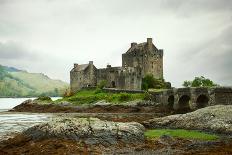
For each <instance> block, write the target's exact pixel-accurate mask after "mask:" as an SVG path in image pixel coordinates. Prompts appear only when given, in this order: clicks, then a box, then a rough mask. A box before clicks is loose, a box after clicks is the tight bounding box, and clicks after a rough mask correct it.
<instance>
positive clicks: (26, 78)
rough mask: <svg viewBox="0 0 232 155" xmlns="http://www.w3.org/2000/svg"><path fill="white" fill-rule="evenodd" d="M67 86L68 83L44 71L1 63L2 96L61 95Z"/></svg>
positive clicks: (0, 89)
mask: <svg viewBox="0 0 232 155" xmlns="http://www.w3.org/2000/svg"><path fill="white" fill-rule="evenodd" d="M67 88H68V84H67V83H65V82H63V81H60V80H53V79H50V78H49V77H48V76H46V75H44V74H42V73H28V72H26V71H22V70H19V69H17V68H13V67H6V66H1V65H0V97H26V96H40V95H47V96H60V95H62V94H63V93H64V91H65V90H66V89H67Z"/></svg>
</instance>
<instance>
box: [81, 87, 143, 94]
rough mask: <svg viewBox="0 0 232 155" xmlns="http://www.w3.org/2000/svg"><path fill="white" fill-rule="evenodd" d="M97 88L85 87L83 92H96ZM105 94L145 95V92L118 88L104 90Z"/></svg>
mask: <svg viewBox="0 0 232 155" xmlns="http://www.w3.org/2000/svg"><path fill="white" fill-rule="evenodd" d="M96 88H97V87H84V88H82V90H94V89H96ZM102 90H103V91H104V92H108V93H132V94H134V93H145V91H143V90H128V89H116V88H103V89H102Z"/></svg>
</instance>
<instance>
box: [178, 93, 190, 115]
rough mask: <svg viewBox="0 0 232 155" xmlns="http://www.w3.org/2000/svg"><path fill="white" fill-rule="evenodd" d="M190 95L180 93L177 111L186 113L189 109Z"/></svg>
mask: <svg viewBox="0 0 232 155" xmlns="http://www.w3.org/2000/svg"><path fill="white" fill-rule="evenodd" d="M190 99H191V98H190V97H189V96H188V95H182V96H181V97H180V98H179V101H178V109H177V110H178V112H179V113H186V112H189V111H191V109H190Z"/></svg>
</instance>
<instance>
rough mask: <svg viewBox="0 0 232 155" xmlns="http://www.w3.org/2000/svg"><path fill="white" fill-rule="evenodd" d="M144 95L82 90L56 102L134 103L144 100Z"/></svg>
mask: <svg viewBox="0 0 232 155" xmlns="http://www.w3.org/2000/svg"><path fill="white" fill-rule="evenodd" d="M144 97H145V95H144V94H131V93H107V92H104V91H102V90H101V89H96V90H81V91H79V92H77V93H76V94H75V95H73V96H70V97H64V98H62V99H59V100H57V101H56V102H57V103H58V102H61V101H68V102H71V103H73V104H77V105H79V104H91V103H95V102H97V101H101V100H105V101H107V102H111V103H121V102H127V101H133V100H137V99H144Z"/></svg>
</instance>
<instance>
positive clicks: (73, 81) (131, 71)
mask: <svg viewBox="0 0 232 155" xmlns="http://www.w3.org/2000/svg"><path fill="white" fill-rule="evenodd" d="M147 74H152V75H153V76H154V77H155V78H163V50H159V49H157V48H156V47H155V45H154V44H153V43H152V38H148V39H147V42H144V43H140V44H137V43H131V47H130V48H129V50H128V51H127V52H126V53H124V54H122V67H111V66H110V65H107V68H102V69H97V68H96V67H95V66H94V65H93V62H92V61H90V62H89V64H83V65H77V64H75V65H74V68H73V69H72V70H71V72H70V87H71V91H72V92H76V91H77V90H79V89H81V88H83V87H87V86H96V85H97V84H99V83H100V82H101V81H103V80H106V81H107V85H106V87H108V88H118V89H127V90H141V84H142V78H143V77H144V76H145V75H147Z"/></svg>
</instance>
